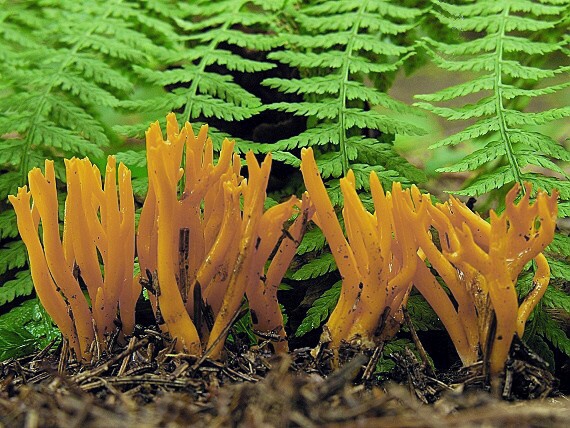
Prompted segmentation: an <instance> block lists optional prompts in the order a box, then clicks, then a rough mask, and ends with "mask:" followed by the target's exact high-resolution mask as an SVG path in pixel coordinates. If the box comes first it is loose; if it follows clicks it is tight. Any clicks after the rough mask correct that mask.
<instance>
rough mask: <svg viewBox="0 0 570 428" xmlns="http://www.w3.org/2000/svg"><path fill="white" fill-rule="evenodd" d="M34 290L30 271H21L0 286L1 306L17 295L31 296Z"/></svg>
mask: <svg viewBox="0 0 570 428" xmlns="http://www.w3.org/2000/svg"><path fill="white" fill-rule="evenodd" d="M24 257H25V255H24ZM33 291H34V284H33V282H32V276H31V274H30V271H29V270H23V271H19V272H18V273H17V274H16V277H15V278H14V279H11V280H9V281H6V282H5V283H4V284H3V285H2V286H0V306H2V305H5V304H6V303H10V302H11V301H13V300H14V299H16V298H17V297H22V296H29V295H30V294H32V292H33Z"/></svg>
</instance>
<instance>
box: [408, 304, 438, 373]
mask: <svg viewBox="0 0 570 428" xmlns="http://www.w3.org/2000/svg"><path fill="white" fill-rule="evenodd" d="M402 311H403V313H404V322H405V323H406V325H407V326H408V329H409V330H410V334H411V335H412V340H413V341H414V344H415V345H416V349H417V350H418V353H419V354H420V358H421V359H422V362H423V363H424V366H425V368H426V371H427V373H428V374H429V375H430V376H432V377H435V373H434V371H433V367H432V366H431V363H430V361H429V358H428V354H427V352H426V350H425V349H424V346H423V345H422V342H420V338H419V337H418V333H417V332H416V328H415V327H414V324H413V323H412V319H411V318H410V313H409V312H408V308H405V307H404V308H402Z"/></svg>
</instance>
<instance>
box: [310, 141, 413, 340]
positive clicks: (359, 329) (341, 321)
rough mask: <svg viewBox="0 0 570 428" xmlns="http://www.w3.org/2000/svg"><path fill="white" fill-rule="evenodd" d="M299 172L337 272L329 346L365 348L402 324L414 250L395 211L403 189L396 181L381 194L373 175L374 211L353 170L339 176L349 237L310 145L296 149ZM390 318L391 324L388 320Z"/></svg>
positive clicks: (389, 334) (399, 205)
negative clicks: (339, 285) (338, 281)
mask: <svg viewBox="0 0 570 428" xmlns="http://www.w3.org/2000/svg"><path fill="white" fill-rule="evenodd" d="M301 159H302V162H301V171H302V173H303V178H304V180H305V185H306V187H307V191H308V193H309V195H310V196H311V199H312V201H313V203H314V205H315V211H316V214H315V216H314V220H315V222H316V223H317V224H318V226H319V227H320V228H321V229H322V231H323V233H324V235H325V237H326V239H327V242H328V244H329V246H330V248H331V251H332V254H333V256H334V258H335V261H336V263H337V266H338V268H339V271H340V273H341V275H342V281H343V282H342V288H341V294H340V298H339V301H338V303H337V305H336V307H335V309H334V311H333V312H332V314H331V316H330V318H329V320H328V322H327V324H326V327H327V330H328V334H330V340H331V346H332V347H333V348H338V347H339V346H340V344H341V342H342V341H352V340H354V339H359V340H361V341H362V343H363V344H364V345H365V346H371V345H373V344H374V342H377V341H379V340H383V339H386V338H388V337H390V336H391V335H392V334H393V333H394V329H395V328H397V326H398V325H399V322H401V307H402V304H403V303H404V302H405V300H406V298H407V295H408V292H409V290H410V288H411V283H412V278H413V275H414V272H415V266H416V263H417V260H416V259H417V255H416V251H417V248H416V247H415V246H414V240H413V237H412V236H411V232H410V229H409V227H407V226H406V225H405V224H403V222H402V221H401V218H400V216H399V215H398V214H397V212H399V211H400V210H401V209H403V208H404V205H403V204H404V202H403V201H402V198H403V197H404V192H403V190H402V188H401V187H400V186H399V185H395V186H394V187H393V189H392V193H388V194H384V192H383V190H382V187H381V185H380V182H379V180H378V177H377V176H376V175H375V174H371V179H370V186H371V191H372V197H373V200H374V205H375V209H376V212H375V213H374V214H371V213H369V212H367V211H366V209H365V208H364V206H363V205H362V202H361V201H360V199H359V197H358V194H357V193H356V189H355V180H354V174H353V173H352V171H349V173H348V174H347V176H346V177H345V178H343V179H341V184H340V186H341V190H342V193H343V196H344V209H343V216H344V221H345V226H346V234H347V236H348V240H347V239H346V238H345V237H344V234H343V231H342V228H341V226H340V224H339V222H338V220H337V217H336V213H335V211H334V209H333V206H332V204H331V202H330V200H329V197H328V195H327V193H326V189H325V186H324V184H323V182H322V180H321V178H320V174H319V172H318V170H317V165H316V163H315V159H314V156H313V151H312V149H304V150H303V151H302V152H301ZM390 321H391V322H390Z"/></svg>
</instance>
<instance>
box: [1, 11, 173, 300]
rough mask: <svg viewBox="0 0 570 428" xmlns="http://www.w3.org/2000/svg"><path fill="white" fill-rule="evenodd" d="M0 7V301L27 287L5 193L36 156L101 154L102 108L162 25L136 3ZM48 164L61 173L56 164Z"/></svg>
mask: <svg viewBox="0 0 570 428" xmlns="http://www.w3.org/2000/svg"><path fill="white" fill-rule="evenodd" d="M155 5H156V2H155ZM162 8H164V3H163V4H162ZM0 10H1V12H0V59H2V61H3V67H2V70H0V81H1V82H2V83H1V84H0V211H2V214H0V278H1V280H2V281H5V282H4V284H3V285H2V286H1V287H0V306H1V305H4V304H5V303H8V302H11V301H12V300H13V299H15V298H16V297H20V296H26V295H29V294H31V293H32V292H33V287H32V281H31V278H30V272H29V270H23V269H24V267H25V265H26V260H27V259H26V252H25V246H24V244H23V242H22V241H21V240H19V239H17V227H16V222H15V215H14V212H13V211H12V209H11V207H10V206H8V205H7V203H6V196H7V195H8V194H12V193H15V192H16V190H17V187H18V186H21V185H23V184H25V183H26V177H27V174H28V171H29V170H30V169H31V168H33V167H41V166H42V165H43V163H44V160H45V159H46V158H49V159H57V158H60V159H61V158H63V157H72V156H90V157H92V158H93V159H101V158H103V157H104V155H105V151H106V149H107V147H108V146H109V143H110V142H111V141H113V140H116V139H117V135H116V134H115V133H114V132H113V131H112V130H111V129H110V128H109V127H108V126H107V125H106V123H105V122H106V117H105V116H104V115H105V114H106V113H107V112H108V111H112V110H113V109H115V108H117V107H118V105H119V102H120V100H121V99H124V98H125V97H126V96H128V95H129V94H130V92H132V90H133V88H134V86H135V84H136V83H137V77H136V75H135V74H134V73H133V72H132V66H133V64H136V65H138V66H139V67H145V66H146V67H148V66H150V64H151V62H152V61H155V58H154V55H155V52H156V51H158V50H159V48H158V47H157V46H156V45H155V44H154V42H152V41H151V39H157V40H160V41H161V43H162V45H163V46H164V48H167V47H168V46H170V42H168V41H167V38H168V37H170V35H171V34H172V31H171V30H170V31H169V28H170V25H169V24H167V23H164V24H163V25H160V26H157V25H155V24H156V23H157V18H156V15H154V16H153V14H152V13H150V12H149V9H146V5H145V4H141V3H140V2H136V1H127V0H113V1H109V2H90V1H75V2H66V1H61V0H32V1H26V2H3V3H2V4H1V5H0ZM56 165H57V167H56V168H57V169H56V174H57V175H58V177H60V178H62V177H63V176H64V174H63V162H61V163H56ZM63 197H64V196H63Z"/></svg>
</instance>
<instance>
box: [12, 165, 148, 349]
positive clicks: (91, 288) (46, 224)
mask: <svg viewBox="0 0 570 428" xmlns="http://www.w3.org/2000/svg"><path fill="white" fill-rule="evenodd" d="M116 173H117V168H116V163H115V159H114V158H113V157H111V156H110V157H109V158H108V160H107V168H106V174H105V187H104V188H103V187H102V182H101V174H100V172H99V170H98V168H97V167H96V166H93V165H92V164H91V162H89V160H88V159H77V158H73V159H70V160H67V161H66V174H67V182H68V184H67V191H68V194H67V199H66V201H65V219H64V232H63V239H61V238H60V234H59V223H58V202H57V190H56V180H55V172H54V166H53V162H51V161H46V163H45V175H44V174H42V173H41V171H40V170H39V169H38V168H34V169H33V170H32V171H30V173H29V175H28V179H29V183H30V191H29V192H28V191H27V188H26V187H25V186H24V187H22V188H20V189H19V191H18V195H17V196H10V202H11V203H12V205H13V206H14V209H15V211H16V213H17V216H18V229H19V231H20V234H21V236H22V239H23V240H24V242H25V244H26V247H27V249H28V254H29V257H30V268H31V271H32V278H33V281H34V287H35V289H36V292H37V294H38V297H39V298H40V301H41V302H42V305H44V307H45V308H46V310H47V311H48V313H49V315H50V316H51V317H52V318H53V320H54V321H55V322H56V324H57V325H58V327H59V328H60V329H61V331H62V333H63V335H64V337H65V338H66V339H67V340H69V342H70V345H71V348H72V349H73V350H74V351H75V353H76V355H77V356H78V357H79V358H82V359H84V360H88V359H89V358H90V347H91V344H92V342H93V339H94V338H95V336H97V339H98V340H99V341H101V342H104V341H105V340H106V337H107V336H108V335H109V334H111V333H112V331H113V330H114V328H115V327H114V320H115V319H116V317H117V311H118V309H119V308H120V318H121V321H122V325H123V331H124V332H125V333H127V334H130V333H131V332H132V329H133V327H134V309H135V303H136V300H137V298H138V295H139V294H140V285H139V284H138V283H136V282H133V259H134V245H135V243H134V234H135V230H134V229H135V227H134V200H133V192H132V187H131V178H130V171H129V170H128V169H127V168H126V167H125V166H124V165H123V164H120V165H119V168H118V176H119V185H118V189H117V183H116V178H115V177H116ZM117 192H118V195H119V199H117ZM30 196H31V198H32V199H33V206H32V207H31V208H30ZM40 221H41V225H42V231H43V232H42V240H41V242H40V239H39V236H38V226H39V224H40ZM99 255H100V256H101V259H102V261H103V266H104V274H103V273H102V271H101V268H100V265H99ZM76 267H77V268H78V271H79V274H80V276H81V279H82V280H83V282H84V283H85V284H86V286H87V292H88V293H89V297H90V299H91V302H92V306H91V310H90V309H89V306H88V304H87V300H86V299H85V298H84V296H83V291H82V290H81V288H80V285H79V280H78V278H76V277H75V276H74V274H73V272H74V269H75V268H76ZM94 329H95V331H93V330H94Z"/></svg>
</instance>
